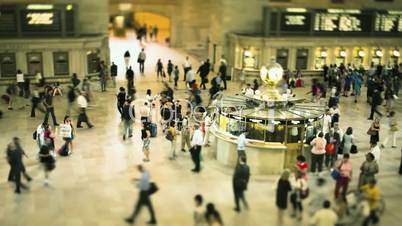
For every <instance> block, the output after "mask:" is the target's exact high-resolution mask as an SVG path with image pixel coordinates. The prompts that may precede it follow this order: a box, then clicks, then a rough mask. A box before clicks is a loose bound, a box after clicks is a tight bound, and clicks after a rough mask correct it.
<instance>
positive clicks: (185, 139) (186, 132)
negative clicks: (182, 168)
mask: <svg viewBox="0 0 402 226" xmlns="http://www.w3.org/2000/svg"><path fill="white" fill-rule="evenodd" d="M190 114H191V112H190V111H188V112H187V113H186V116H184V117H183V119H182V122H181V123H182V129H181V151H182V152H186V149H184V148H185V146H186V145H187V148H189V149H191V142H190V121H189V120H190Z"/></svg>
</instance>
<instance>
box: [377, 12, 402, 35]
mask: <svg viewBox="0 0 402 226" xmlns="http://www.w3.org/2000/svg"><path fill="white" fill-rule="evenodd" d="M374 29H375V31H378V32H402V15H392V14H379V13H377V14H376V17H375V26H374Z"/></svg>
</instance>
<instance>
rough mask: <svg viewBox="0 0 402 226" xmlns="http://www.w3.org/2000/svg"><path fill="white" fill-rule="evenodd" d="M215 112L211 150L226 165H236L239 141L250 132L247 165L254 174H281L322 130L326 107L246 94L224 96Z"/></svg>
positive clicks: (248, 135)
mask: <svg viewBox="0 0 402 226" xmlns="http://www.w3.org/2000/svg"><path fill="white" fill-rule="evenodd" d="M218 106H219V107H218V108H216V109H220V110H218V111H217V112H215V120H214V124H213V125H212V126H211V130H210V131H211V133H212V135H213V136H214V137H215V139H214V142H213V143H212V150H213V151H214V155H215V157H216V159H217V160H218V161H219V162H220V163H222V164H223V165H226V166H229V167H234V166H235V165H236V163H237V158H238V154H237V139H238V136H239V135H240V134H241V133H242V131H247V135H246V139H247V140H248V144H247V145H246V155H247V163H248V165H249V166H250V169H251V170H252V172H253V174H256V175H271V174H280V173H281V172H282V171H283V169H285V168H292V167H293V166H294V164H295V161H296V157H297V156H298V155H300V154H302V153H303V149H304V148H305V144H308V143H309V142H310V141H311V140H312V139H313V138H314V137H315V136H316V134H317V131H320V130H321V127H322V118H323V113H324V107H323V106H317V105H316V104H315V103H308V102H305V100H303V99H296V98H289V99H287V101H283V100H282V99H276V100H272V101H271V102H267V101H264V100H262V99H260V98H256V97H247V96H244V95H236V96H227V97H223V99H222V100H220V102H219V104H218Z"/></svg>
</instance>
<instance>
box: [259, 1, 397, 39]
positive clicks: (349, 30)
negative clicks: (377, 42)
mask: <svg viewBox="0 0 402 226" xmlns="http://www.w3.org/2000/svg"><path fill="white" fill-rule="evenodd" d="M264 18H265V19H264V20H265V21H264V34H265V35H267V36H270V35H276V36H281V35H317V36H319V35H325V36H332V35H333V36H339V35H341V36H400V37H402V11H398V10H388V11H387V10H375V9H305V8H269V7H265V8H264Z"/></svg>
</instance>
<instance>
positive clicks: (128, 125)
mask: <svg viewBox="0 0 402 226" xmlns="http://www.w3.org/2000/svg"><path fill="white" fill-rule="evenodd" d="M121 118H122V120H123V140H126V136H128V138H131V137H132V136H133V119H134V118H135V111H134V107H133V106H132V105H131V104H130V100H126V101H125V102H124V105H123V109H122V114H121Z"/></svg>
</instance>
